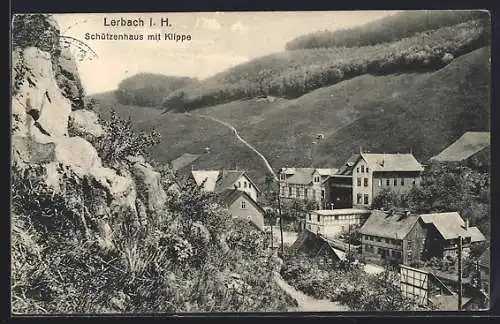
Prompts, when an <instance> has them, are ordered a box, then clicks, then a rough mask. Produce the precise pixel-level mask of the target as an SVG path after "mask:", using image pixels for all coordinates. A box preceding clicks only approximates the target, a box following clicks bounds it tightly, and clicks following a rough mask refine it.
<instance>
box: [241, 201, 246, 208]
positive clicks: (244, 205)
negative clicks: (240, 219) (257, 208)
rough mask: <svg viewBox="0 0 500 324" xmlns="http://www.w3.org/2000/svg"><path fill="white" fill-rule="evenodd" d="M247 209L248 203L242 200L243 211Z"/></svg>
mask: <svg viewBox="0 0 500 324" xmlns="http://www.w3.org/2000/svg"><path fill="white" fill-rule="evenodd" d="M246 208H247V202H246V201H244V200H242V201H241V209H246Z"/></svg>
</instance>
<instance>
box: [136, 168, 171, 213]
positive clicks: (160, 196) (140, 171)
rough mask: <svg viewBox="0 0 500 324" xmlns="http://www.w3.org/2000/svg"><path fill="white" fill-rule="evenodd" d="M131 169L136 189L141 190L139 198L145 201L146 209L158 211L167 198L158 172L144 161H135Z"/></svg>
mask: <svg viewBox="0 0 500 324" xmlns="http://www.w3.org/2000/svg"><path fill="white" fill-rule="evenodd" d="M132 170H133V176H134V178H135V180H136V185H137V188H138V191H139V192H141V194H140V198H141V200H142V201H145V202H146V208H147V210H148V211H149V212H156V211H160V210H161V208H162V207H163V205H164V204H165V201H166V200H167V194H166V193H165V191H164V190H163V188H162V186H161V183H160V173H159V172H156V171H154V170H153V167H152V166H151V165H149V164H147V163H144V162H137V163H135V164H134V165H133V167H132Z"/></svg>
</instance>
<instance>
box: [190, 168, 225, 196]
mask: <svg viewBox="0 0 500 324" xmlns="http://www.w3.org/2000/svg"><path fill="white" fill-rule="evenodd" d="M191 174H192V175H193V178H194V181H196V184H197V185H198V186H200V185H201V184H202V183H203V181H205V180H206V182H205V186H204V188H205V190H206V191H209V192H212V191H214V190H215V183H216V182H217V178H218V177H219V171H208V170H197V171H191Z"/></svg>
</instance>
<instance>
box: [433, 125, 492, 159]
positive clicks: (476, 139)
mask: <svg viewBox="0 0 500 324" xmlns="http://www.w3.org/2000/svg"><path fill="white" fill-rule="evenodd" d="M487 147H490V132H466V133H464V134H463V135H462V136H461V137H460V138H459V139H457V140H456V141H455V142H454V143H452V144H451V145H450V146H448V147H447V148H445V149H444V150H443V151H441V153H439V154H438V155H436V156H434V157H432V158H431V160H435V161H440V162H459V161H463V160H466V159H468V158H470V157H471V156H473V155H474V154H476V153H478V152H480V151H482V150H483V149H485V148H487Z"/></svg>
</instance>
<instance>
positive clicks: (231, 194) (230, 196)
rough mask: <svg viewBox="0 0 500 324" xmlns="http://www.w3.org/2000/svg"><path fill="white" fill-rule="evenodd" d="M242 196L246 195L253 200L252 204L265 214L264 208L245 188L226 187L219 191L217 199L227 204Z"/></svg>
mask: <svg viewBox="0 0 500 324" xmlns="http://www.w3.org/2000/svg"><path fill="white" fill-rule="evenodd" d="M240 196H245V197H246V198H247V200H249V201H251V202H252V204H253V205H254V206H255V207H256V208H257V209H258V210H259V211H260V212H261V213H262V214H264V209H263V208H262V207H261V206H260V205H259V204H258V203H257V202H256V201H255V200H253V199H252V197H250V195H248V194H247V193H246V192H244V191H243V190H238V189H226V190H223V191H221V192H219V193H217V196H216V197H217V199H218V200H219V202H221V203H223V204H225V205H231V204H232V203H233V202H234V201H235V200H236V199H237V198H238V197H240Z"/></svg>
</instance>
